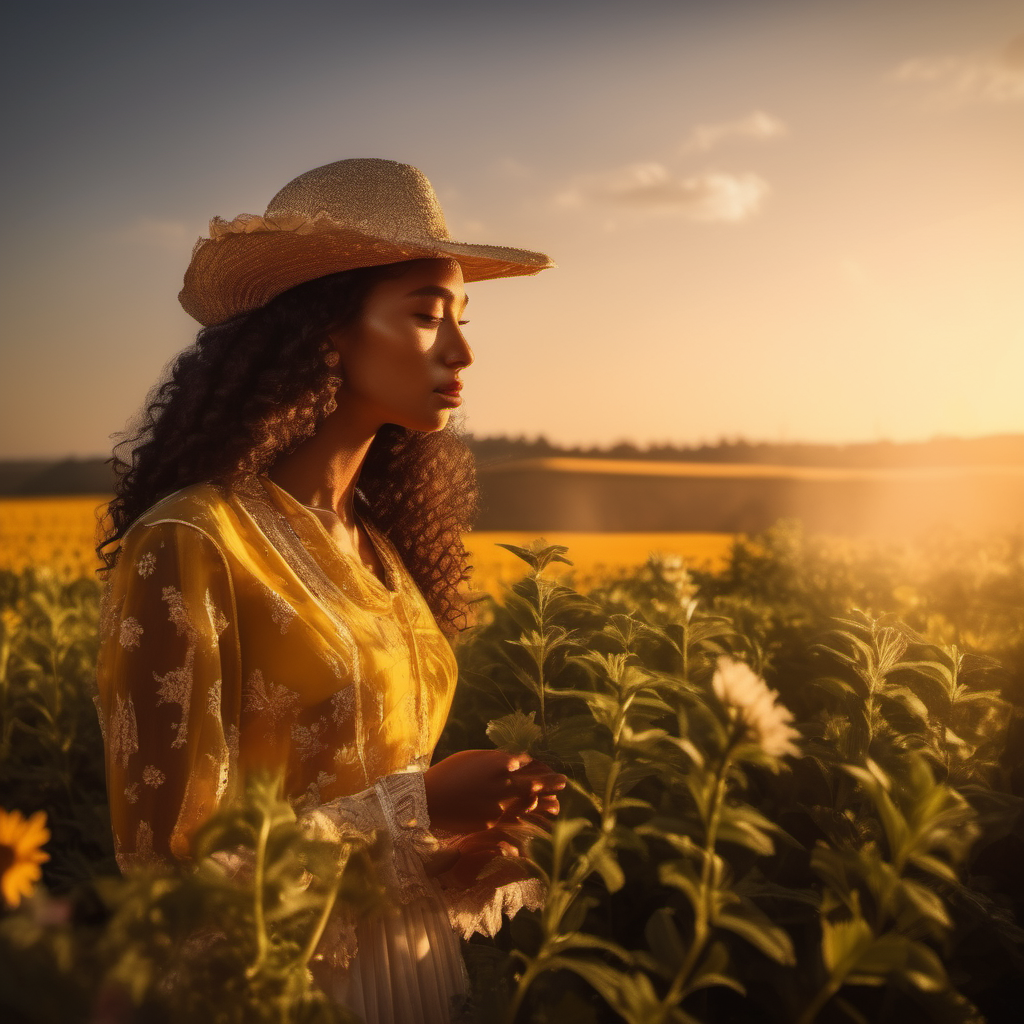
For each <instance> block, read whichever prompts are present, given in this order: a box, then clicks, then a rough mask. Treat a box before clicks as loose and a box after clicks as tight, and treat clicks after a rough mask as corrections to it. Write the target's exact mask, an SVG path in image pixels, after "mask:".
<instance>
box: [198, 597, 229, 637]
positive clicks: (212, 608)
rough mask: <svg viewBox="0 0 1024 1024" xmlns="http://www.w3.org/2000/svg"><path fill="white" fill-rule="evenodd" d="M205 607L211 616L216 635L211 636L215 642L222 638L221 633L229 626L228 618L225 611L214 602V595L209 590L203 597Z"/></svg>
mask: <svg viewBox="0 0 1024 1024" xmlns="http://www.w3.org/2000/svg"><path fill="white" fill-rule="evenodd" d="M203 607H204V608H205V609H206V614H207V615H208V616H209V619H210V623H211V625H212V626H213V631H214V633H215V634H216V637H211V639H212V640H214V642H216V640H219V639H220V635H221V633H223V632H224V630H225V629H227V628H228V625H229V623H228V620H227V618H226V617H225V615H224V613H223V612H222V611H221V610H220V609H219V608H218V607H217V606H216V605H215V604H214V603H213V595H212V594H211V593H210V592H209V590H207V592H206V597H204V598H203Z"/></svg>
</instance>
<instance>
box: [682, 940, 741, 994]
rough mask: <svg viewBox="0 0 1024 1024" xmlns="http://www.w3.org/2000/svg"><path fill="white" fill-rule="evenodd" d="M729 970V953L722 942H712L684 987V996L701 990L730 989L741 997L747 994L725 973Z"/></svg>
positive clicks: (739, 983)
mask: <svg viewBox="0 0 1024 1024" xmlns="http://www.w3.org/2000/svg"><path fill="white" fill-rule="evenodd" d="M728 969H729V951H728V949H726V947H725V944H724V943H722V942H713V943H711V945H710V946H709V947H708V951H707V953H706V954H705V955H704V957H703V959H702V960H701V962H700V964H699V965H698V966H697V969H696V970H695V971H694V972H693V976H692V977H691V978H690V981H689V983H688V984H687V986H686V992H685V993H684V994H685V995H689V994H690V993H691V992H696V991H698V990H699V989H702V988H712V987H714V988H719V987H723V988H731V989H732V990H733V991H734V992H738V993H739V994H740V995H741V996H745V995H746V994H747V990H746V988H745V987H744V986H743V984H742V982H740V981H739V979H737V978H733V977H731V976H730V975H728V974H727V973H726V971H727V970H728Z"/></svg>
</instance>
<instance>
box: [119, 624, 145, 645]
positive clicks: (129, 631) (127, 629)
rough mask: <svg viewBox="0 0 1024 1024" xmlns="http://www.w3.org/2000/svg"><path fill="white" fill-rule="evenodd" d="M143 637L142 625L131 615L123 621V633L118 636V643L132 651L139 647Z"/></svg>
mask: <svg viewBox="0 0 1024 1024" xmlns="http://www.w3.org/2000/svg"><path fill="white" fill-rule="evenodd" d="M141 637H142V623H140V622H139V620H138V619H136V618H133V617H132V616H131V615H129V616H128V617H127V618H126V619H122V620H121V632H120V634H119V635H118V638H117V640H118V643H119V644H120V645H121V646H122V647H123V648H124V649H125V650H126V651H131V650H134V649H135V648H136V647H138V646H139V639H140V638H141Z"/></svg>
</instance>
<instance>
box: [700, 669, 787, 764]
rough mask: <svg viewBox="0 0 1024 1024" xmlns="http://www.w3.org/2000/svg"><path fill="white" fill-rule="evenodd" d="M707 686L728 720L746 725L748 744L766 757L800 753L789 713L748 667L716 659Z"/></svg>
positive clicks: (775, 693) (774, 694) (765, 684)
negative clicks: (754, 745) (726, 712)
mask: <svg viewBox="0 0 1024 1024" xmlns="http://www.w3.org/2000/svg"><path fill="white" fill-rule="evenodd" d="M711 685H712V686H713V687H714V690H715V696H716V697H717V698H718V699H719V700H720V701H721V702H722V703H723V704H724V705H725V708H726V710H727V711H728V712H729V717H730V718H731V719H732V720H733V721H739V722H742V723H743V725H744V726H746V733H747V735H746V738H747V739H748V740H749V741H750V742H752V743H756V744H757V745H758V746H759V747H760V748H761V749H762V750H763V751H764V752H765V753H766V754H768V755H769V756H770V757H783V756H785V755H786V754H791V755H793V756H798V755H799V753H800V750H799V748H798V747H797V746H796V745H795V743H794V742H793V741H794V740H797V739H799V738H800V733H799V732H798V731H797V730H796V729H794V728H793V727H792V726H791V725H790V722H792V721H793V715H792V713H791V712H790V710H789V709H788V708H787V707H786V706H785V705H783V704H779V703H778V702H777V700H776V698H777V697H778V696H779V695H778V693H777V692H776V691H775V690H769V689H768V684H767V683H765V681H764V680H763V679H762V678H761V677H760V676H759V675H757V674H756V673H755V672H754V671H753V670H752V669H751V668H750V666H749V665H745V664H744V663H743V662H742V661H735V660H733V659H732V658H728V657H726V656H724V655H723V656H722V657H720V658H719V659H718V667H717V669H716V671H715V677H714V679H713V680H712V681H711Z"/></svg>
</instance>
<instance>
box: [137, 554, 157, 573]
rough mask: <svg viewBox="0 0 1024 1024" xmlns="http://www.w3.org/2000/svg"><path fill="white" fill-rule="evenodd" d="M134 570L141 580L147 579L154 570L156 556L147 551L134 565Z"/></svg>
mask: <svg viewBox="0 0 1024 1024" xmlns="http://www.w3.org/2000/svg"><path fill="white" fill-rule="evenodd" d="M135 568H136V570H137V572H138V574H139V575H140V576H141V577H142V578H143V579H148V578H149V577H150V576H152V575H153V570H154V569H155V568H156V555H155V554H154V553H153V552H152V551H147V552H146V553H145V554H144V555H142V556H141V557H140V558H139V560H138V562H136V563H135Z"/></svg>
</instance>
